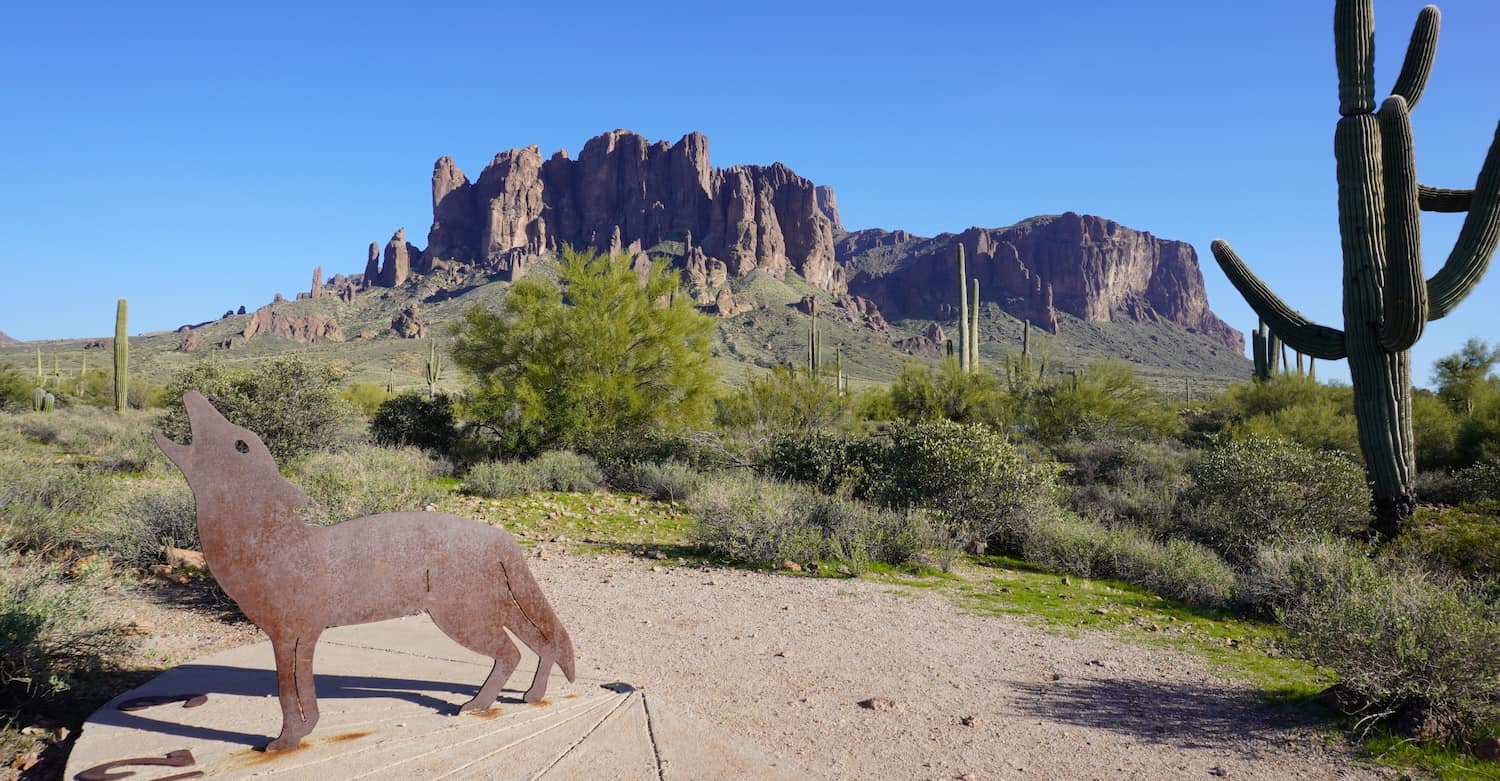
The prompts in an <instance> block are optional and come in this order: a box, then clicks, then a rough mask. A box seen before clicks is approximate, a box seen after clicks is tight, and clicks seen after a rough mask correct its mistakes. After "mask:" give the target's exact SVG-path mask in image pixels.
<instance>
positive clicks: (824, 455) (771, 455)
mask: <svg viewBox="0 0 1500 781" xmlns="http://www.w3.org/2000/svg"><path fill="white" fill-rule="evenodd" d="M764 450H765V455H764V456H763V457H762V458H761V459H760V467H759V469H760V472H761V474H762V475H764V476H766V477H769V478H771V479H773V480H786V481H792V482H797V483H806V484H808V485H811V486H814V487H815V488H817V489H818V490H819V491H822V492H823V493H826V494H831V493H836V492H839V491H841V490H849V491H854V492H857V493H860V494H862V495H863V494H867V493H869V490H868V489H869V475H868V473H867V469H868V466H869V463H868V462H869V455H870V452H869V451H870V448H869V447H868V445H867V443H866V441H865V440H863V439H862V438H858V437H850V436H846V435H844V434H839V433H835V432H832V431H828V430H825V429H816V428H811V429H785V430H781V431H778V432H776V433H774V434H772V435H771V437H770V438H769V439H768V441H767V442H766V445H765V448H764Z"/></svg>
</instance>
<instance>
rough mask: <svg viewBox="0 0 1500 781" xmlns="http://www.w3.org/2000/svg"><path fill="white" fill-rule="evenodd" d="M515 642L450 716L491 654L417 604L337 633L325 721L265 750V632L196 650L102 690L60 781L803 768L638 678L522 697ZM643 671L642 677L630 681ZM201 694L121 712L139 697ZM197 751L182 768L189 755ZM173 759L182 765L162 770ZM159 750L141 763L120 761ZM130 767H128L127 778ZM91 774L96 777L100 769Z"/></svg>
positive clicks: (662, 778) (730, 773) (271, 699)
mask: <svg viewBox="0 0 1500 781" xmlns="http://www.w3.org/2000/svg"><path fill="white" fill-rule="evenodd" d="M517 646H518V647H520V648H521V649H522V651H523V658H522V661H521V664H520V666H519V667H518V668H517V669H516V673H515V674H514V676H512V678H511V680H510V681H509V682H507V688H506V689H505V690H504V691H503V692H502V693H501V695H500V702H499V703H498V704H497V705H496V706H495V707H493V708H491V709H490V710H489V711H488V712H486V713H483V714H464V715H462V716H459V715H455V714H456V713H457V710H458V706H459V705H460V704H462V703H463V702H465V701H466V700H468V699H469V698H470V697H471V696H473V694H474V692H475V691H476V690H477V689H478V687H479V684H480V682H481V681H483V680H484V677H485V676H486V675H487V674H488V672H489V670H490V666H491V660H489V659H488V658H485V657H483V656H479V655H477V654H473V653H471V652H469V651H468V650H466V649H464V648H463V647H461V646H459V645H458V644H456V643H454V642H453V641H451V640H449V639H448V638H447V636H446V635H444V634H443V633H442V631H440V630H439V629H437V627H435V626H433V624H432V622H431V621H430V620H429V619H428V618H427V617H426V616H417V617H411V618H403V619H397V620H394V621H384V622H380V623H377V624H365V625H361V626H353V627H340V628H337V629H331V630H329V631H328V632H326V633H325V634H324V635H323V638H322V640H321V641H320V642H319V643H318V647H317V653H316V658H315V662H314V669H315V670H316V672H317V687H318V705H319V711H320V713H321V718H320V720H319V722H318V726H317V728H316V729H315V730H314V731H313V733H312V735H310V736H309V737H308V738H307V739H306V740H304V741H303V746H302V747H301V748H299V749H297V750H295V751H291V752H284V753H280V754H266V753H263V752H261V751H259V750H258V748H259V747H261V746H263V745H265V744H266V743H267V742H268V741H269V740H270V739H271V738H272V737H274V736H275V734H276V733H277V732H278V731H280V728H281V710H280V706H279V704H278V701H277V698H276V673H275V662H274V660H273V657H272V654H271V645H270V643H269V642H265V643H259V644H256V645H251V646H245V647H243V648H236V649H233V650H230V651H225V652H223V653H219V654H214V655H212V656H207V657H204V658H202V659H198V660H196V661H194V662H192V663H190V664H186V665H182V666H179V667H176V668H173V669H171V670H168V671H167V672H165V673H162V674H161V675H159V676H157V677H156V678H155V679H153V680H152V681H150V682H149V683H147V684H145V685H144V686H141V687H138V688H136V689H133V690H131V691H129V692H126V693H125V694H122V695H120V696H119V697H116V698H115V699H114V700H111V701H110V702H109V703H107V704H106V705H105V706H104V707H102V708H100V709H99V710H98V711H96V712H95V713H94V714H93V715H92V716H90V717H89V719H88V721H87V722H85V723H84V725H83V730H82V732H81V733H80V735H79V738H78V741H77V743H76V744H75V745H74V747H73V751H72V753H71V755H70V756H69V759H68V768H67V773H66V776H65V777H66V778H69V779H74V778H78V777H79V775H80V774H82V773H84V772H85V771H87V770H89V769H91V768H94V769H96V770H97V769H99V768H100V766H102V765H108V764H110V763H116V764H115V765H114V766H113V767H111V768H108V769H107V770H102V771H100V772H107V773H118V774H120V775H114V776H109V777H111V778H121V779H124V778H130V779H132V780H133V781H148V779H155V780H156V781H166V780H167V779H187V778H274V779H299V778H318V779H329V780H330V781H332V780H334V779H350V780H352V779H361V778H368V779H400V778H411V779H556V780H559V781H561V780H563V779H578V780H580V781H582V779H601V780H604V781H609V780H618V781H632V780H633V779H643V780H647V781H667V780H668V779H721V778H722V779H740V778H755V779H778V778H786V779H792V778H809V777H811V776H810V775H809V774H808V773H807V772H806V771H805V770H803V769H801V768H798V767H796V766H795V765H793V764H792V763H791V762H789V761H788V760H785V759H781V758H778V757H774V756H772V755H770V754H769V753H767V752H765V751H762V750H761V749H759V748H758V747H756V746H754V745H752V744H750V743H748V742H746V741H743V740H741V739H738V738H735V737H734V736H731V735H727V734H724V733H723V732H722V731H721V730H719V729H718V728H717V727H716V726H714V725H712V724H710V723H708V722H706V721H704V720H702V719H700V718H699V717H697V716H694V715H693V714H690V713H688V712H687V711H686V710H684V709H682V708H681V707H680V706H677V705H675V704H673V703H670V702H667V701H664V700H662V699H661V698H660V697H657V696H655V695H649V694H648V693H647V692H646V691H645V690H644V689H631V688H629V687H621V689H622V690H619V691H617V690H615V689H613V688H607V687H606V686H604V684H606V683H610V682H609V681H604V680H585V679H583V678H580V679H579V680H578V681H576V682H574V683H568V682H567V680H566V679H565V678H564V677H563V676H562V673H561V672H560V671H558V670H556V669H555V668H554V669H553V671H552V675H551V678H550V679H549V683H548V689H547V699H546V700H544V701H543V702H541V703H538V704H536V705H528V704H526V703H523V702H521V699H520V696H521V692H522V691H523V690H524V689H525V688H526V687H527V686H529V685H530V682H531V676H532V673H533V671H534V670H535V669H536V657H535V656H534V655H532V654H531V653H530V652H529V651H527V650H526V647H525V646H524V645H521V644H520V643H517ZM636 683H640V682H636ZM199 694H201V695H206V701H205V702H203V703H202V704H201V705H197V706H196V707H184V704H183V701H182V700H174V701H170V702H164V703H162V704H156V705H151V706H149V707H146V708H144V709H141V710H134V711H122V710H120V709H119V707H118V706H119V705H120V704H122V703H127V702H129V701H130V700H135V699H137V698H141V697H172V696H177V695H199ZM182 751H187V752H190V753H191V758H192V760H191V764H183V762H184V761H185V760H186V756H185V755H184V754H181V753H178V754H175V755H174V754H172V752H182ZM169 755H171V756H174V757H176V758H177V759H176V764H175V766H161V760H163V759H164V758H166V757H168V756H169ZM141 758H155V759H157V760H158V764H157V765H152V766H147V765H141V764H135V763H131V762H123V763H122V761H124V760H132V759H141ZM127 773H133V774H134V775H124V774H127ZM95 776H96V777H99V778H104V777H105V776H103V775H100V773H99V772H96V773H95Z"/></svg>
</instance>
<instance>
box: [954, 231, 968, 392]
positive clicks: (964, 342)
mask: <svg viewBox="0 0 1500 781" xmlns="http://www.w3.org/2000/svg"><path fill="white" fill-rule="evenodd" d="M955 246H957V247H958V367H959V368H960V369H962V370H963V372H964V374H968V373H969V350H970V348H969V281H968V274H967V273H966V271H965V268H964V245H962V244H958V245H955Z"/></svg>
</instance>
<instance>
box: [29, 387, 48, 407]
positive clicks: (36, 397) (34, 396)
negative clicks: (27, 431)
mask: <svg viewBox="0 0 1500 781" xmlns="http://www.w3.org/2000/svg"><path fill="white" fill-rule="evenodd" d="M46 399H47V391H45V390H43V389H42V386H40V385H38V386H36V387H35V388H32V389H31V411H32V412H41V411H42V403H43V402H44V401H46Z"/></svg>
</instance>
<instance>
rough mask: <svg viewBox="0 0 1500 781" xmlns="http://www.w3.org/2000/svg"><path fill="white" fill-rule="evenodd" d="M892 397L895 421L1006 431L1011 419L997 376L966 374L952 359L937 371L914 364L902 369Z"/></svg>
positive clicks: (986, 373) (891, 390) (892, 386)
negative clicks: (947, 422)
mask: <svg viewBox="0 0 1500 781" xmlns="http://www.w3.org/2000/svg"><path fill="white" fill-rule="evenodd" d="M889 393H890V407H891V411H892V413H893V417H896V418H901V419H903V420H909V421H912V422H925V421H933V420H951V421H953V422H955V423H984V424H987V425H990V426H995V427H1003V426H1004V425H1005V421H1006V420H1007V419H1008V418H1009V404H1010V400H1009V398H1008V397H1007V396H1006V394H1005V391H1004V390H1003V389H1002V388H1001V387H1000V381H999V380H998V379H996V377H995V375H993V374H990V373H989V372H985V371H976V372H965V371H964V370H963V369H962V368H961V367H960V366H959V362H958V361H957V360H956V359H952V358H950V359H948V360H947V361H945V362H944V363H943V366H942V368H941V369H939V370H937V371H934V370H932V369H931V368H929V367H926V366H922V365H920V364H915V363H908V364H906V365H905V366H902V367H901V373H900V374H898V375H896V381H895V382H893V383H891V389H890V392H889Z"/></svg>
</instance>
